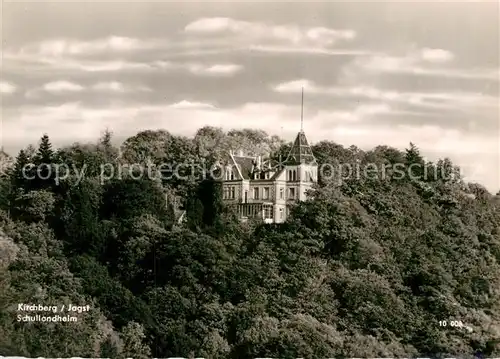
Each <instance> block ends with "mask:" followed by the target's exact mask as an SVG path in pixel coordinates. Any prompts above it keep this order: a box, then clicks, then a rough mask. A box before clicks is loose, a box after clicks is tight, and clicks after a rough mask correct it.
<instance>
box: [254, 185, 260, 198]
mask: <svg viewBox="0 0 500 359" xmlns="http://www.w3.org/2000/svg"><path fill="white" fill-rule="evenodd" d="M253 199H259V187H255V188H254V189H253Z"/></svg>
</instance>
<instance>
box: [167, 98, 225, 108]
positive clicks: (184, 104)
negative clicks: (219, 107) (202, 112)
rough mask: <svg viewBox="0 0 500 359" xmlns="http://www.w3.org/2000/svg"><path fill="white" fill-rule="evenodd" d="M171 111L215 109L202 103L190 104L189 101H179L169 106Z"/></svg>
mask: <svg viewBox="0 0 500 359" xmlns="http://www.w3.org/2000/svg"><path fill="white" fill-rule="evenodd" d="M169 107H170V108H173V109H178V110H179V109H180V110H188V109H191V110H192V109H216V107H215V106H214V105H212V104H209V103H204V102H191V101H186V100H183V101H180V102H176V103H174V104H171V105H170V106H169Z"/></svg>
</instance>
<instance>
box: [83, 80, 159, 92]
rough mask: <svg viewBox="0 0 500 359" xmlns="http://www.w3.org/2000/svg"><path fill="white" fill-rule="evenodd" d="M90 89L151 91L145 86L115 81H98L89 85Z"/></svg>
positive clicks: (101, 90) (102, 90)
mask: <svg viewBox="0 0 500 359" xmlns="http://www.w3.org/2000/svg"><path fill="white" fill-rule="evenodd" d="M91 90H93V91H99V92H118V93H125V92H150V91H152V90H151V89H150V88H149V87H147V86H136V85H126V84H123V83H121V82H117V81H109V82H98V83H96V84H94V85H93V86H92V87H91Z"/></svg>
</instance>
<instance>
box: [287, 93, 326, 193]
mask: <svg viewBox="0 0 500 359" xmlns="http://www.w3.org/2000/svg"><path fill="white" fill-rule="evenodd" d="M301 100H302V101H301V109H300V131H299V132H298V133H297V136H296V137H295V141H294V142H293V144H292V147H291V148H290V152H289V153H288V156H287V158H286V160H285V171H286V181H287V184H288V187H289V188H295V190H293V191H292V192H296V193H297V194H296V196H297V199H298V200H300V201H304V200H305V199H306V191H307V190H308V189H311V188H312V185H313V184H314V183H315V182H317V180H318V163H317V162H316V158H315V157H314V154H313V152H312V149H311V146H310V145H309V142H308V141H307V137H306V134H305V132H304V89H303V88H302V98H301Z"/></svg>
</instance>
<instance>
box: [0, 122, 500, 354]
mask: <svg viewBox="0 0 500 359" xmlns="http://www.w3.org/2000/svg"><path fill="white" fill-rule="evenodd" d="M289 146H290V144H289V143H287V142H286V141H283V140H282V139H280V138H279V137H277V136H269V135H268V134H266V133H264V132H262V131H256V130H248V129H244V130H233V131H229V132H224V131H222V130H221V129H219V128H212V127H205V128H202V129H200V130H198V132H197V134H196V135H195V136H194V137H193V138H186V137H181V136H175V135H172V134H170V133H168V132H166V131H144V132H141V133H138V134H137V135H135V136H133V137H131V138H129V139H127V140H126V141H125V142H124V143H123V144H122V145H121V146H120V147H117V146H116V145H115V144H114V141H113V139H112V134H111V133H110V132H108V131H106V132H104V133H103V135H102V137H101V138H100V139H99V140H98V141H96V143H87V144H81V143H75V144H73V145H71V146H67V147H63V148H59V149H56V148H53V146H52V145H51V142H50V139H49V137H48V136H47V135H44V136H43V137H42V139H41V141H40V143H39V144H36V146H29V147H27V148H25V149H23V150H22V151H20V152H19V154H17V156H16V157H15V158H14V157H12V158H11V157H9V156H8V155H7V154H6V153H3V152H2V153H1V154H0V156H1V157H2V161H0V162H2V163H4V164H9V163H11V165H4V166H3V170H2V171H1V177H0V308H1V309H0V355H18V356H26V357H38V356H44V357H71V356H79V357H111V358H115V357H118V358H119V357H123V358H125V357H133V358H147V357H151V356H154V357H173V356H176V357H204V358H214V359H224V358H235V359H236V358H241V359H244V358H257V357H269V358H299V357H303V358H333V357H335V358H342V357H415V356H431V355H432V356H433V357H437V356H440V355H442V356H445V355H447V356H450V355H451V356H460V357H472V356H474V355H477V354H479V353H480V354H481V355H484V356H500V340H499V338H500V194H497V195H493V194H490V193H489V192H488V191H487V190H486V189H485V188H484V187H482V186H481V185H479V184H470V183H466V182H465V181H464V179H463V178H462V177H461V176H460V171H459V169H458V168H457V167H456V166H455V165H454V164H453V163H452V162H451V161H450V160H448V159H443V160H440V161H438V162H436V163H430V162H426V161H425V160H424V159H423V157H422V156H421V154H420V153H419V150H418V147H417V146H415V145H413V144H411V145H410V146H409V148H408V149H407V150H406V151H399V150H397V149H394V148H390V147H386V146H379V147H377V148H375V149H373V150H370V151H363V150H361V149H359V148H356V147H354V146H351V147H349V148H344V147H343V146H340V145H338V144H336V143H334V142H330V141H323V142H319V143H317V144H315V145H314V146H313V151H314V154H315V156H316V157H317V160H318V162H319V164H320V165H321V164H325V163H337V164H338V163H352V164H354V163H357V164H361V165H363V164H368V163H375V164H380V165H384V164H397V163H398V164H403V165H404V166H407V167H408V168H410V166H411V165H412V164H415V163H417V164H420V165H421V166H420V167H418V168H420V169H421V168H429V169H430V170H433V169H434V170H435V169H436V168H439V169H441V170H440V171H439V172H435V173H434V175H433V176H428V177H426V178H419V177H416V178H415V176H411V177H403V178H397V179H396V178H394V177H390V176H388V177H386V178H365V177H361V178H347V179H343V180H340V181H339V180H338V178H334V179H332V177H331V176H329V177H328V178H327V177H326V176H323V177H320V179H319V182H318V184H317V186H316V187H315V189H314V191H313V193H311V199H310V200H308V201H305V202H301V203H299V204H297V205H295V206H294V207H293V208H292V212H291V218H290V219H288V220H287V222H286V223H284V224H275V225H269V224H263V223H259V222H258V221H251V222H248V223H240V222H238V221H237V220H236V218H235V216H234V214H233V213H232V212H231V209H230V208H226V207H225V206H224V204H223V202H222V200H221V198H220V191H219V188H218V183H217V181H213V180H211V179H210V178H206V177H204V176H203V172H204V171H206V169H204V167H203V166H197V167H195V166H183V167H182V171H183V172H182V174H183V176H177V177H175V176H159V175H153V176H152V175H149V176H134V174H136V173H137V172H138V171H142V170H144V169H145V168H149V169H152V170H151V171H150V172H151V173H150V174H158V173H159V172H158V171H160V172H161V170H159V169H158V168H159V165H160V164H162V163H174V164H181V163H206V164H208V165H212V164H214V163H217V161H219V160H221V159H222V158H223V157H224V156H225V154H227V151H229V150H231V149H234V150H236V149H243V150H244V151H245V152H255V153H272V154H273V156H279V155H280V154H286V153H287V148H289ZM29 163H33V164H34V165H36V166H39V165H41V164H50V166H45V167H43V169H44V170H43V171H41V172H39V173H38V174H35V173H32V172H29V171H28V173H27V174H29V175H30V176H26V173H25V174H23V168H25V166H26V165H27V164H29ZM58 164H64V165H66V166H68V168H71V169H72V171H71V172H70V173H69V175H65V176H63V178H59V177H57V176H55V175H54V171H51V170H50V169H51V168H52V169H54V168H57V165H58ZM127 164H135V166H128V167H127V166H126V165H127ZM103 167H105V168H106V170H107V171H111V172H113V173H112V175H107V176H106V181H103V180H102V173H101V169H102V168H103ZM38 168H40V167H38ZM118 168H121V169H122V168H125V169H126V170H120V171H119V175H117V173H118V172H116V170H117V169H118ZM82 169H85V172H84V176H79V172H78V170H82ZM32 171H33V170H32ZM44 171H45V172H44ZM114 171H115V172H114ZM160 174H161V173H160ZM200 174H201V176H200ZM181 177H182V178H181ZM42 178H45V179H42ZM184 211H185V212H184ZM181 213H186V215H185V221H179V217H180V215H181ZM19 303H32V304H43V305H61V304H73V305H81V306H84V305H90V310H89V311H87V312H82V313H78V314H77V316H78V321H77V322H71V323H68V322H54V323H42V322H18V321H17V320H16V317H17V315H18V314H19V313H18V304H19ZM444 322H446V323H447V325H446V326H444V325H443V323H444ZM452 322H453V323H455V325H451V324H452Z"/></svg>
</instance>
